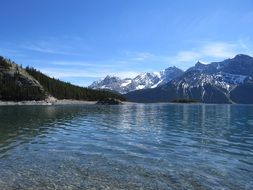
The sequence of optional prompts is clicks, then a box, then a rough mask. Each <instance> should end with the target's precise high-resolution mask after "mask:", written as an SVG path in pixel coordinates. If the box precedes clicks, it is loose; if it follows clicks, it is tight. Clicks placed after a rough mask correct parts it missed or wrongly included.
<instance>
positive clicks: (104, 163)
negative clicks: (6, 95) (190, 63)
mask: <svg viewBox="0 0 253 190" xmlns="http://www.w3.org/2000/svg"><path fill="white" fill-rule="evenodd" d="M0 168H1V169H0V189H1V190H3V189H59V190H60V189H173V190H174V189H215V190H216V189H235V190H238V189H248V190H249V189H253V106H247V105H201V104H199V105H198V104H130V105H120V106H97V105H80V106H74V105H68V106H9V107H8V106H6V107H4V106H3V107H0Z"/></svg>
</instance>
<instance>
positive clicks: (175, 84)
mask: <svg viewBox="0 0 253 190" xmlns="http://www.w3.org/2000/svg"><path fill="white" fill-rule="evenodd" d="M252 94H253V58H252V57H250V56H247V55H242V54H239V55H237V56H235V57H234V58H232V59H227V60H224V61H222V62H213V63H210V64H203V63H201V62H197V63H196V64H195V66H193V67H191V68H189V69H188V70H187V71H186V72H185V73H184V74H183V75H182V76H180V77H177V78H175V79H173V80H171V81H170V82H168V83H166V84H164V85H161V86H159V87H157V88H154V89H147V90H142V91H134V92H130V93H128V94H126V95H125V97H126V98H127V100H129V101H137V102H158V101H173V100H176V99H193V100H197V101H200V102H206V103H253V96H252Z"/></svg>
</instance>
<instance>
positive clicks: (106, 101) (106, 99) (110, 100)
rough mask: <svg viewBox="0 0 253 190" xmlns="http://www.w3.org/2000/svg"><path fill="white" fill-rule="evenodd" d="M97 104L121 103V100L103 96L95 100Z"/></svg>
mask: <svg viewBox="0 0 253 190" xmlns="http://www.w3.org/2000/svg"><path fill="white" fill-rule="evenodd" d="M96 104H97V105H121V104H123V103H122V101H120V100H119V99H116V98H105V99H101V100H99V101H97V103H96Z"/></svg>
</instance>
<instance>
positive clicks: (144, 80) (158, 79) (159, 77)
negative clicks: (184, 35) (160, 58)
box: [89, 67, 183, 94]
mask: <svg viewBox="0 0 253 190" xmlns="http://www.w3.org/2000/svg"><path fill="white" fill-rule="evenodd" d="M182 74H183V71H182V70H180V69H178V68H177V67H169V68H167V69H165V70H163V71H160V72H153V73H142V74H140V75H138V76H136V77H134V78H125V79H121V78H119V77H115V76H107V77H105V78H104V79H103V80H100V81H96V82H93V83H92V84H91V85H90V86H89V88H92V89H108V90H112V91H117V92H119V93H121V94H125V93H128V92H131V91H134V90H140V89H148V88H155V87H157V86H160V85H162V84H165V83H167V82H169V81H171V80H172V79H174V78H176V77H179V76H181V75H182Z"/></svg>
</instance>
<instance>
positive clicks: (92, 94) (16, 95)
mask: <svg viewBox="0 0 253 190" xmlns="http://www.w3.org/2000/svg"><path fill="white" fill-rule="evenodd" d="M49 95H51V96H53V97H55V98H57V99H74V100H87V101H96V100H100V99H104V98H117V99H120V100H124V98H123V97H122V96H121V95H118V94H115V93H113V92H109V91H101V90H92V89H88V88H83V87H79V86H75V85H72V84H70V83H67V82H63V81H60V80H58V79H54V78H51V77H49V76H47V75H45V74H43V73H41V72H40V71H38V70H36V69H34V68H32V67H27V68H26V69H23V68H22V67H21V66H18V65H17V64H16V63H14V62H12V61H11V60H9V59H5V58H4V57H1V56H0V100H3V101H24V100H44V99H46V98H47V97H48V96H49Z"/></svg>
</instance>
